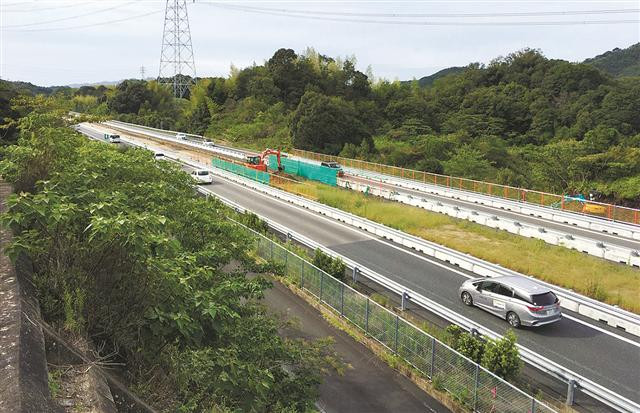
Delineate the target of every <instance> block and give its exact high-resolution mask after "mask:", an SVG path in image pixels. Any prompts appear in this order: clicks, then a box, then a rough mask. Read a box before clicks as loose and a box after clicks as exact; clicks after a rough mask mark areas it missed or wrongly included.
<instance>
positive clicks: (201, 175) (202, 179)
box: [191, 169, 213, 184]
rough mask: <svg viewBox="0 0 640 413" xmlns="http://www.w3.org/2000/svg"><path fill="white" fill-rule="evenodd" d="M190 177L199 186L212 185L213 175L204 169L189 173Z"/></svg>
mask: <svg viewBox="0 0 640 413" xmlns="http://www.w3.org/2000/svg"><path fill="white" fill-rule="evenodd" d="M191 176H192V177H193V179H195V180H196V182H197V183H199V184H211V183H213V174H212V173H211V172H209V171H206V170H204V169H198V170H196V171H193V172H191Z"/></svg>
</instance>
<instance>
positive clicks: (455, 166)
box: [443, 145, 493, 180]
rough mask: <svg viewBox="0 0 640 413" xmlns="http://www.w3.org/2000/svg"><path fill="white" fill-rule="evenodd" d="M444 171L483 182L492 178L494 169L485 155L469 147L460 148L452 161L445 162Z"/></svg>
mask: <svg viewBox="0 0 640 413" xmlns="http://www.w3.org/2000/svg"><path fill="white" fill-rule="evenodd" d="M443 165H444V171H445V173H446V174H448V175H452V176H464V177H467V178H471V179H478V180H483V179H487V178H489V177H490V176H491V174H492V172H493V168H492V167H491V164H490V163H489V161H487V159H486V158H485V157H484V155H483V154H482V153H481V152H480V151H479V150H477V149H474V148H472V147H471V146H469V145H465V146H462V147H460V148H459V149H458V150H457V151H456V152H455V153H454V155H453V156H452V157H451V159H449V160H447V161H444V162H443Z"/></svg>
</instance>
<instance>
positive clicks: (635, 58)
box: [584, 43, 640, 76]
mask: <svg viewBox="0 0 640 413" xmlns="http://www.w3.org/2000/svg"><path fill="white" fill-rule="evenodd" d="M584 63H587V64H590V65H593V66H595V67H597V68H598V69H600V70H602V71H604V72H607V73H609V74H610V75H613V76H640V43H636V44H634V45H633V46H630V47H627V48H626V49H618V48H617V47H616V48H615V49H613V50H610V51H608V52H605V53H603V54H601V55H598V56H596V57H593V58H591V59H586V60H585V61H584Z"/></svg>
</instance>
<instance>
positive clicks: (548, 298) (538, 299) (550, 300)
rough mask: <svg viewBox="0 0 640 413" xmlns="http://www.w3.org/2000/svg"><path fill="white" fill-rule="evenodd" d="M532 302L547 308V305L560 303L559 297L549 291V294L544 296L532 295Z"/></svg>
mask: <svg viewBox="0 0 640 413" xmlns="http://www.w3.org/2000/svg"><path fill="white" fill-rule="evenodd" d="M531 301H532V302H533V305H542V306H545V305H551V304H554V303H555V302H556V301H558V297H556V295H555V294H554V293H552V292H551V291H549V292H548V293H544V294H536V295H532V296H531Z"/></svg>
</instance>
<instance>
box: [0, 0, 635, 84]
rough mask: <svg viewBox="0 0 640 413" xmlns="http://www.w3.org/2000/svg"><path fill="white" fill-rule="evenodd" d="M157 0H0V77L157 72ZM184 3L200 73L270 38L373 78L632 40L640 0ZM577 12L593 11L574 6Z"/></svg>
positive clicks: (50, 78) (269, 49) (572, 56)
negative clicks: (352, 65) (346, 60)
mask: <svg viewBox="0 0 640 413" xmlns="http://www.w3.org/2000/svg"><path fill="white" fill-rule="evenodd" d="M171 1H173V0H171ZM165 3H166V1H165V0H135V1H132V0H129V1H127V0H23V1H20V0H0V78H2V79H7V80H22V81H28V82H32V83H34V84H37V85H42V86H50V85H66V84H79V83H93V82H101V81H116V80H120V79H125V78H139V77H141V70H140V69H141V67H144V69H145V77H156V76H157V75H158V70H159V60H160V49H161V39H162V31H163V23H164V10H165ZM187 4H188V5H187V8H188V13H189V23H190V29H191V38H192V43H193V51H194V55H195V65H196V72H197V75H198V76H203V77H204V76H228V75H229V71H230V67H231V65H232V64H233V65H234V66H236V67H239V68H242V67H246V66H249V65H251V64H253V63H254V62H255V63H257V64H262V63H263V62H264V61H266V60H268V59H269V58H270V57H271V56H272V55H273V53H274V52H275V51H276V50H277V49H279V48H281V47H286V48H291V49H293V50H295V51H296V52H298V53H301V52H304V50H305V49H306V48H307V47H313V48H314V49H315V50H316V51H317V52H319V53H321V54H324V55H328V56H331V57H337V56H341V57H346V56H353V55H355V57H356V59H357V68H358V69H360V70H362V71H364V70H365V69H366V68H367V67H368V66H371V69H372V71H373V74H374V75H375V76H376V77H377V78H386V79H389V80H394V79H400V80H408V79H412V78H420V77H422V76H426V75H429V74H432V73H435V72H437V71H438V70H441V69H444V68H446V67H450V66H464V65H467V64H469V63H471V62H480V63H485V64H486V63H489V62H490V61H491V60H493V59H495V58H497V57H499V56H505V55H507V54H509V53H511V52H514V51H517V50H520V49H523V48H527V47H528V48H534V49H540V50H541V51H542V52H543V53H544V55H545V56H547V57H548V58H554V59H564V60H569V61H574V62H575V61H582V60H584V59H585V58H588V57H593V56H595V55H597V54H601V53H603V52H605V51H607V50H611V49H613V48H615V47H619V48H625V47H628V46H630V45H632V44H634V43H637V42H639V41H640V24H639V23H638V20H639V19H640V11H639V9H640V0H633V1H589V0H582V1H519V0H511V1H484V0H475V1H458V0H449V1H348V2H346V1H327V0H324V1H312V0H297V1H293V0H291V1H257V0H254V1H242V2H240V1H233V2H231V1H224V0H222V1H216V2H214V1H211V0H195V1H193V0H187ZM603 10H608V12H603ZM620 10H625V12H618V11H620ZM626 10H632V12H626ZM585 11H588V12H593V11H598V12H597V13H581V14H579V13H576V12H585ZM614 11H615V12H614ZM523 13H524V15H522V14H523ZM568 13H570V14H568ZM478 14H481V15H482V16H477V15H478ZM505 14H507V15H505ZM514 14H518V15H514ZM532 14H535V15H532ZM442 15H444V16H442ZM469 15H473V16H469ZM594 21H606V22H607V23H606V24H593V23H592V22H594ZM628 21H631V23H623V22H628ZM558 22H562V23H563V24H557V23H558ZM568 22H570V23H572V24H567V23H568ZM585 22H588V23H585ZM532 23H536V24H532ZM541 23H544V24H541ZM550 23H552V24H550Z"/></svg>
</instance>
